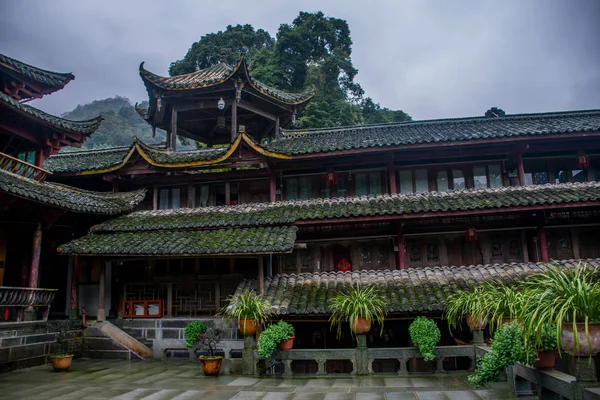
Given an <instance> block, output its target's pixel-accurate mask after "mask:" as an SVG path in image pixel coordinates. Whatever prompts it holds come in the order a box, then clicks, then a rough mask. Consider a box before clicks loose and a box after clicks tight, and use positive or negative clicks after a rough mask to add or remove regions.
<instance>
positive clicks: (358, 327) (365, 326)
mask: <svg viewBox="0 0 600 400" xmlns="http://www.w3.org/2000/svg"><path fill="white" fill-rule="evenodd" d="M350 329H352V332H354V333H355V334H357V335H364V334H365V333H367V332H369V331H370V330H371V323H370V322H369V321H367V319H366V318H364V317H358V320H357V321H356V324H355V325H354V326H352V324H350Z"/></svg>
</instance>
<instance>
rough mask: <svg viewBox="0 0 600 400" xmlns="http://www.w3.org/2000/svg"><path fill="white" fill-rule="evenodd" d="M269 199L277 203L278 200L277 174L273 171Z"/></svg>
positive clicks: (270, 178) (270, 177) (270, 179)
mask: <svg viewBox="0 0 600 400" xmlns="http://www.w3.org/2000/svg"><path fill="white" fill-rule="evenodd" d="M269 201H270V202H271V203H275V202H276V201H277V176H276V175H275V172H273V171H271V175H270V176H269Z"/></svg>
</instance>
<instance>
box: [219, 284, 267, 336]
mask: <svg viewBox="0 0 600 400" xmlns="http://www.w3.org/2000/svg"><path fill="white" fill-rule="evenodd" d="M227 300H228V302H229V304H228V305H227V306H225V307H223V308H222V309H221V312H220V313H219V314H220V315H222V316H223V317H224V318H225V319H226V320H227V321H237V323H238V328H239V330H240V332H242V335H244V336H253V335H254V334H255V333H256V327H257V326H258V325H262V324H264V323H266V322H268V321H269V320H270V318H271V315H272V314H273V310H272V308H271V303H270V302H269V301H268V300H267V299H265V298H264V297H261V296H259V295H258V294H256V292H255V291H253V290H250V289H244V290H242V291H241V292H240V293H236V294H233V295H232V296H229V298H228V299H227Z"/></svg>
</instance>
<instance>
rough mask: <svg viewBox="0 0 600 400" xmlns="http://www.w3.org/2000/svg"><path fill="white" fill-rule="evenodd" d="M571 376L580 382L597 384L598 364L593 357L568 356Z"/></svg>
mask: <svg viewBox="0 0 600 400" xmlns="http://www.w3.org/2000/svg"><path fill="white" fill-rule="evenodd" d="M567 360H568V365H569V374H570V375H573V376H574V377H575V378H577V380H578V381H584V382H585V381H593V382H596V362H595V360H594V358H592V357H577V356H572V355H568V356H567Z"/></svg>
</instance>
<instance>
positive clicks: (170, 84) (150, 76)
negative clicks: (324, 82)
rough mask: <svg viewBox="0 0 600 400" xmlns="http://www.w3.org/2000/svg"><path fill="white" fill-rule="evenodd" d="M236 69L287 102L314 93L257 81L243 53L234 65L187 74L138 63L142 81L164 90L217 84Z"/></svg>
mask: <svg viewBox="0 0 600 400" xmlns="http://www.w3.org/2000/svg"><path fill="white" fill-rule="evenodd" d="M238 71H239V72H240V73H242V74H244V75H245V76H246V78H247V79H248V82H249V83H250V84H251V85H252V86H254V88H255V89H256V90H258V91H259V92H261V93H264V94H267V95H269V96H271V97H273V98H275V99H277V100H280V101H283V102H285V103H288V104H300V103H303V102H305V101H307V100H309V99H310V98H311V97H312V96H314V94H315V91H314V89H312V90H310V91H307V92H301V93H287V92H284V91H282V90H279V89H275V88H273V87H270V86H268V85H265V84H264V83H262V82H259V81H257V80H256V79H254V78H252V76H251V74H250V73H249V71H248V66H247V65H246V57H245V56H244V55H243V54H242V55H241V56H240V58H239V59H238V61H237V62H236V64H235V65H229V64H227V63H219V64H216V65H213V66H211V67H208V68H205V69H201V70H199V71H195V72H191V73H189V74H185V75H177V76H170V77H164V76H160V75H156V74H154V73H152V72H150V71H148V70H147V69H145V68H144V63H141V64H140V76H141V77H142V80H143V81H144V83H149V84H151V85H154V86H157V87H159V88H162V89H166V90H190V89H199V88H204V87H208V86H214V85H218V84H220V83H223V82H225V81H227V80H228V79H229V78H231V77H232V76H233V75H234V74H235V73H236V72H238Z"/></svg>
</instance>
